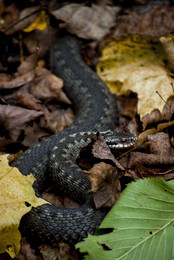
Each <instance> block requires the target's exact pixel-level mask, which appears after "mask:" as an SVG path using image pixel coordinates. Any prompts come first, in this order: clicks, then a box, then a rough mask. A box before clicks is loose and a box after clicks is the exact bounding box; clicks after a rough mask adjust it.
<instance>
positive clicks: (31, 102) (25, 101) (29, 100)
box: [17, 93, 43, 111]
mask: <svg viewBox="0 0 174 260" xmlns="http://www.w3.org/2000/svg"><path fill="white" fill-rule="evenodd" d="M40 103H41V101H40V100H38V99H36V98H35V97H33V96H32V95H30V94H28V93H23V94H19V95H18V97H17V104H20V105H22V106H24V107H26V108H29V109H33V110H37V111H42V110H43V107H42V105H41V104H40Z"/></svg>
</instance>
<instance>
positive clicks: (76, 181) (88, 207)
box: [12, 36, 135, 244]
mask: <svg viewBox="0 0 174 260" xmlns="http://www.w3.org/2000/svg"><path fill="white" fill-rule="evenodd" d="M53 54H54V55H53V64H54V67H53V72H54V73H55V74H56V75H57V76H59V77H61V78H63V80H64V89H65V91H66V93H67V95H68V96H69V98H70V99H71V100H72V102H73V105H74V111H75V113H76V119H75V121H74V122H73V124H72V125H71V126H70V127H69V128H67V129H66V130H65V131H63V132H61V133H59V134H56V135H53V136H51V137H49V138H48V139H46V140H45V141H42V142H41V143H39V144H38V145H36V146H34V147H32V148H30V149H28V150H27V151H26V152H24V153H23V154H22V155H21V156H20V157H19V158H18V159H17V160H16V161H15V162H13V163H12V166H15V167H17V168H18V169H19V170H20V171H21V172H22V174H23V175H28V174H30V173H32V174H33V175H34V176H35V178H36V180H37V181H36V182H35V185H34V188H35V190H36V191H37V192H38V191H39V192H42V191H43V189H44V188H45V187H46V185H47V184H48V183H49V182H50V181H49V180H50V179H51V180H52V181H53V182H55V183H56V186H57V187H58V189H59V190H60V191H63V192H64V193H65V194H67V195H69V197H71V198H72V199H74V200H76V201H78V202H79V203H81V204H82V206H81V207H79V208H71V209H69V208H60V207H56V206H54V205H49V204H48V205H47V204H46V205H42V206H39V207H37V208H33V209H32V210H31V211H30V212H29V213H27V214H26V215H25V216H24V217H23V218H22V221H21V225H20V230H21V232H22V234H23V235H25V236H27V237H29V238H30V237H32V240H33V239H35V240H37V241H39V243H42V242H44V243H55V242H59V241H62V242H68V243H71V244H74V243H76V242H78V241H80V240H82V239H83V238H84V237H86V236H87V233H91V234H93V233H94V231H95V229H96V228H97V227H98V226H99V224H100V223H101V221H102V219H103V218H104V216H105V214H106V211H105V210H102V209H100V210H96V209H95V207H94V205H93V201H92V196H91V193H90V192H89V191H90V188H91V184H90V182H89V180H88V179H87V177H86V176H85V175H84V174H82V172H81V169H80V168H79V166H78V165H77V162H76V160H77V158H78V156H79V153H80V149H81V148H82V147H84V146H85V145H87V144H89V143H90V142H91V138H92V136H93V135H94V133H96V132H97V131H103V135H105V134H106V136H107V135H109V138H108V139H109V143H110V144H112V140H111V139H112V138H111V132H109V131H108V132H107V131H106V130H108V129H114V127H115V124H116V123H118V111H117V107H116V102H115V98H114V97H113V95H112V94H111V93H110V91H109V90H108V88H107V87H106V85H105V84H104V83H103V82H102V81H101V79H99V77H98V76H97V75H96V73H95V72H93V71H92V70H91V69H90V68H89V67H88V66H87V65H86V64H85V62H84V61H83V59H82V57H81V43H80V41H79V40H78V39H77V38H75V37H71V36H66V37H64V38H60V39H58V40H57V41H56V42H55V43H54V46H53ZM105 131H106V133H105ZM112 135H113V139H114V144H112V145H113V146H115V147H116V148H117V147H118V148H119V147H128V146H131V145H133V143H134V142H135V137H134V136H133V135H132V134H130V133H122V132H119V131H115V132H113V133H112ZM106 139H107V137H106Z"/></svg>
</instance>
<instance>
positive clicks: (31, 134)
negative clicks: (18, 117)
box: [21, 122, 49, 147]
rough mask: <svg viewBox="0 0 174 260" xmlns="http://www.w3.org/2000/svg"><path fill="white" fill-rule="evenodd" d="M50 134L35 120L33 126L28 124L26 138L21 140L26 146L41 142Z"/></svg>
mask: <svg viewBox="0 0 174 260" xmlns="http://www.w3.org/2000/svg"><path fill="white" fill-rule="evenodd" d="M48 136H49V134H48V132H46V131H45V130H44V129H42V128H41V127H40V126H38V124H37V123H35V122H33V124H32V126H30V125H28V126H26V127H25V129H24V140H23V141H22V142H21V143H22V144H23V145H25V146H26V147H31V146H34V145H35V144H37V143H39V141H40V139H41V140H42V138H45V137H48Z"/></svg>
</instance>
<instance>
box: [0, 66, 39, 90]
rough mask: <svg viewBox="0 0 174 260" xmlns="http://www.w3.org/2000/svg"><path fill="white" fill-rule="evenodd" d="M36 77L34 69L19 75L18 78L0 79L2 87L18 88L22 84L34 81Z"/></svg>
mask: <svg viewBox="0 0 174 260" xmlns="http://www.w3.org/2000/svg"><path fill="white" fill-rule="evenodd" d="M34 77H35V72H34V70H32V71H29V72H28V73H26V74H24V75H21V76H18V77H17V78H13V79H10V78H9V80H5V81H0V89H12V88H18V87H21V86H22V85H24V84H26V83H28V82H30V81H32V80H33V79H34Z"/></svg>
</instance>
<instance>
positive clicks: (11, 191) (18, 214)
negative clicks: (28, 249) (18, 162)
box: [0, 155, 48, 258]
mask: <svg viewBox="0 0 174 260" xmlns="http://www.w3.org/2000/svg"><path fill="white" fill-rule="evenodd" d="M7 157H8V155H2V156H0V169H1V171H0V189H1V192H2V193H1V197H0V200H1V201H0V205H1V209H0V212H1V215H0V253H4V252H7V253H9V254H10V256H11V257H12V258H14V257H15V256H17V255H18V253H19V250H20V239H21V235H20V232H19V230H18V227H19V223H20V219H21V218H22V216H23V215H25V214H26V213H27V212H29V211H30V210H31V208H32V207H37V206H40V205H42V204H45V203H48V202H46V201H44V200H42V199H40V198H38V197H36V196H35V191H34V189H33V187H32V184H33V182H34V180H35V179H34V177H33V176H32V175H28V176H24V175H22V174H21V173H20V172H19V171H18V169H17V168H15V167H10V166H9V165H8V159H7Z"/></svg>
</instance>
